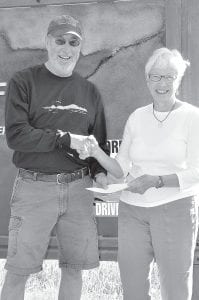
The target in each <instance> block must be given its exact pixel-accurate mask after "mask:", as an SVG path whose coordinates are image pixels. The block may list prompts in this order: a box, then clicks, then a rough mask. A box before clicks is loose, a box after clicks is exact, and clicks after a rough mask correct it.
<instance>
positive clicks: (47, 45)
mask: <svg viewBox="0 0 199 300" xmlns="http://www.w3.org/2000/svg"><path fill="white" fill-rule="evenodd" d="M49 43H50V38H49V36H48V35H46V36H45V47H46V49H47V50H48V47H49Z"/></svg>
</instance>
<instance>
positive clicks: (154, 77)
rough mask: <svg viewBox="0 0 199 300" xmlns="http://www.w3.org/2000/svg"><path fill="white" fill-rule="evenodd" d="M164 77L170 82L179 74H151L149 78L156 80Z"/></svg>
mask: <svg viewBox="0 0 199 300" xmlns="http://www.w3.org/2000/svg"><path fill="white" fill-rule="evenodd" d="M162 78H164V79H165V80H166V81H168V82H173V81H174V80H175V79H176V78H177V76H176V75H158V74H149V79H150V80H151V81H154V82H158V81H160V80H161V79H162Z"/></svg>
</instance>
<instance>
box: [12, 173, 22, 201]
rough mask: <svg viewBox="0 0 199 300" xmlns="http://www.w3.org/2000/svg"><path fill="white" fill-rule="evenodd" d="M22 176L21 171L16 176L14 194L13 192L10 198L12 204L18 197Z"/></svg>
mask: <svg viewBox="0 0 199 300" xmlns="http://www.w3.org/2000/svg"><path fill="white" fill-rule="evenodd" d="M21 180H22V178H21V177H20V176H19V172H18V174H17V176H16V178H15V181H14V184H13V189H12V194H11V198H10V206H11V205H12V203H13V202H14V201H15V198H16V194H17V192H18V191H19V188H20V185H21V184H20V183H21Z"/></svg>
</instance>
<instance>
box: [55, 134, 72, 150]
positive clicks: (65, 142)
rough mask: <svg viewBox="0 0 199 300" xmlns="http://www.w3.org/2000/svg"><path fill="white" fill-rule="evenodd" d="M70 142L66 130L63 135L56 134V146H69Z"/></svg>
mask: <svg viewBox="0 0 199 300" xmlns="http://www.w3.org/2000/svg"><path fill="white" fill-rule="evenodd" d="M70 143H71V139H70V134H69V133H68V132H67V133H66V134H65V135H63V136H60V135H58V136H57V140H56V146H57V147H58V148H69V147H70Z"/></svg>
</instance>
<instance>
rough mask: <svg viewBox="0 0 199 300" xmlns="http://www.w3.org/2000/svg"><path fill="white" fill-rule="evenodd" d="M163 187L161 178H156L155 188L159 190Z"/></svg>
mask: <svg viewBox="0 0 199 300" xmlns="http://www.w3.org/2000/svg"><path fill="white" fill-rule="evenodd" d="M163 186H164V181H163V177H162V176H156V183H155V188H156V189H160V188H161V187H163Z"/></svg>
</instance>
